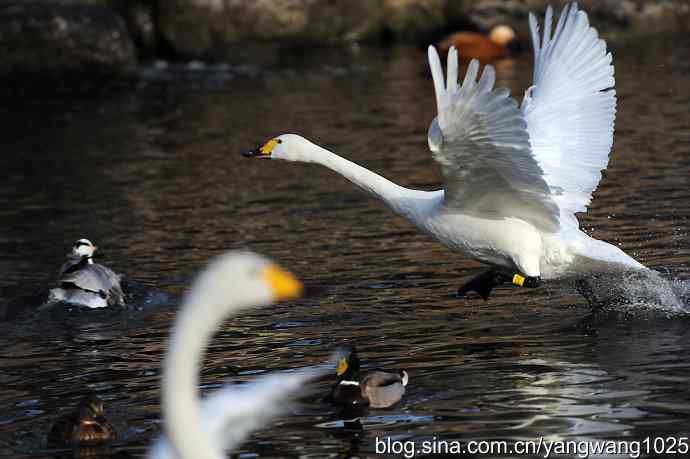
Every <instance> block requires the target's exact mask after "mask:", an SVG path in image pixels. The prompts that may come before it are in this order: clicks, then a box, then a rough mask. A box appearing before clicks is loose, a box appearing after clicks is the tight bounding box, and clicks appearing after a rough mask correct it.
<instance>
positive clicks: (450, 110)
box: [244, 3, 646, 299]
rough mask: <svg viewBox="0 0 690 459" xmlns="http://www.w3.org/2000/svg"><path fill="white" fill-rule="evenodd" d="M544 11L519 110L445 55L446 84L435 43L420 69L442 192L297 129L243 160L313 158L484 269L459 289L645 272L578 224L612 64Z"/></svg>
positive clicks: (600, 156)
mask: <svg viewBox="0 0 690 459" xmlns="http://www.w3.org/2000/svg"><path fill="white" fill-rule="evenodd" d="M552 14H553V12H552V9H551V7H549V8H548V9H547V10H546V18H545V26H544V34H543V38H542V39H541V40H540V37H539V25H538V23H537V19H536V18H535V16H534V15H532V14H530V29H531V31H532V41H533V45H534V54H535V57H534V85H533V86H531V87H530V88H529V89H528V90H527V91H526V93H525V96H524V100H523V102H522V106H520V107H518V103H517V102H516V101H515V100H514V99H513V98H511V97H510V95H509V91H508V89H506V88H499V89H494V80H495V72H494V69H493V67H492V66H490V65H487V66H485V67H484V71H483V72H482V75H481V78H480V79H479V81H477V76H478V71H479V63H478V62H477V61H476V60H473V61H471V62H470V63H469V66H468V69H467V73H466V74H465V78H464V81H463V82H462V85H459V84H458V57H457V56H458V53H457V51H456V50H455V49H454V48H451V49H450V51H449V52H448V72H447V81H446V82H445V83H444V79H443V70H442V67H441V63H440V60H439V57H438V54H437V53H436V50H435V48H434V47H433V46H430V47H429V53H428V54H429V64H430V66H431V73H432V75H433V81H434V88H435V91H436V103H437V107H438V116H437V117H436V118H435V119H434V120H433V121H432V122H431V126H430V127H429V132H428V143H429V148H430V149H431V152H432V154H433V157H434V159H435V160H436V161H437V162H438V163H440V165H441V170H442V173H443V178H444V190H439V191H433V192H425V191H418V190H410V189H407V188H403V187H401V186H398V185H396V184H395V183H392V182H390V181H388V180H386V179H385V178H383V177H381V176H379V175H377V174H375V173H373V172H370V171H369V170H367V169H365V168H363V167H361V166H358V165H357V164H354V163H352V162H350V161H348V160H346V159H343V158H341V157H340V156H337V155H335V154H333V153H331V152H330V151H328V150H326V149H324V148H321V147H319V146H318V145H315V144H313V143H311V142H309V141H308V140H306V139H304V138H302V137H300V136H298V135H294V134H284V135H281V136H279V137H276V138H274V139H271V140H269V141H268V142H266V143H265V144H264V145H263V146H262V147H260V148H258V149H256V150H253V151H251V152H246V153H244V155H245V156H251V157H256V158H276V159H284V160H288V161H301V162H308V163H317V164H321V165H323V166H326V167H328V168H329V169H332V170H334V171H335V172H338V173H339V174H341V175H343V176H344V177H345V178H347V179H348V180H350V181H351V182H353V183H354V184H356V185H358V186H359V187H360V188H363V189H364V190H366V191H368V192H370V193H372V194H374V195H376V196H378V197H380V198H381V199H382V200H383V201H384V202H385V203H386V204H387V205H388V206H389V207H390V208H391V209H392V210H393V211H394V212H396V213H397V214H399V215H401V216H403V217H405V218H407V219H408V220H410V221H411V222H412V223H414V224H415V225H416V226H417V227H418V228H419V229H420V230H422V231H423V232H425V233H427V234H428V235H430V236H432V237H433V238H435V239H436V240H438V241H439V242H441V243H442V244H444V245H445V246H447V247H449V248H451V249H454V250H459V251H461V252H463V253H464V254H466V255H468V256H469V257H471V258H474V259H476V260H479V261H481V262H483V263H486V264H488V265H490V266H491V267H492V269H491V270H490V271H489V272H487V273H484V274H482V275H479V276H477V277H476V278H474V279H472V280H471V281H470V282H468V283H467V284H466V285H464V286H463V287H461V288H460V290H459V291H458V293H460V294H464V293H466V292H467V291H470V290H475V291H477V292H478V293H480V294H481V295H482V296H483V297H484V298H485V299H486V298H487V297H488V295H489V293H490V291H491V289H492V288H493V287H494V286H496V285H498V284H500V283H501V282H504V281H507V280H511V281H512V282H513V283H514V284H516V285H520V286H525V287H536V286H537V285H539V283H540V281H541V279H542V278H544V279H552V278H559V277H565V276H568V275H581V274H586V273H589V272H593V271H608V270H616V271H619V270H628V269H632V270H644V269H646V268H645V267H644V266H643V265H641V264H640V263H639V262H637V261H636V260H634V259H633V258H632V257H630V256H628V255H627V254H625V253H624V252H623V251H621V250H620V249H619V248H618V247H615V246H613V245H611V244H608V243H606V242H603V241H599V240H596V239H593V238H591V237H589V236H588V235H587V234H585V233H584V232H582V231H581V230H580V229H579V224H578V221H577V218H576V216H575V213H576V212H584V211H586V209H587V207H586V206H587V205H588V204H589V203H590V201H591V197H592V192H593V191H594V190H595V189H596V187H597V185H598V183H599V180H600V179H601V170H603V169H605V168H606V165H607V163H608V156H609V151H610V149H611V145H612V142H613V122H614V117H615V111H616V96H615V91H614V84H615V81H614V78H613V66H612V64H611V60H612V58H611V54H610V53H607V51H606V43H605V42H604V41H603V40H601V39H599V38H598V35H597V31H596V30H595V29H594V28H592V27H590V25H589V22H588V19H587V14H586V13H585V12H583V11H578V8H577V5H576V4H574V3H573V4H569V5H567V6H566V7H565V8H564V10H563V12H562V13H561V16H560V18H559V20H558V24H557V25H556V29H555V31H554V32H553V34H552Z"/></svg>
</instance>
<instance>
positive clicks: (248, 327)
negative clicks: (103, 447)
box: [0, 37, 690, 458]
mask: <svg viewBox="0 0 690 459" xmlns="http://www.w3.org/2000/svg"><path fill="white" fill-rule="evenodd" d="M688 55H690V46H688V42H687V40H686V41H685V42H684V43H680V44H679V43H678V39H677V37H674V38H673V39H670V40H661V41H659V42H657V41H650V42H647V43H645V44H639V43H638V44H635V45H630V46H621V47H620V48H619V49H618V50H617V54H616V59H615V63H616V76H617V80H618V84H617V89H618V94H619V111H618V119H617V122H616V125H617V129H616V139H615V145H614V149H613V153H612V155H611V163H610V167H609V169H608V170H607V171H606V176H605V178H604V180H603V181H602V184H601V186H600V188H599V190H598V191H597V193H596V195H595V199H594V202H593V206H592V209H591V211H590V212H589V213H588V214H587V215H586V216H584V217H583V218H582V222H583V226H584V227H585V228H587V230H588V231H589V232H591V233H592V234H593V235H594V236H595V237H598V238H601V239H606V240H609V241H613V242H616V243H618V244H620V246H621V247H622V248H623V249H624V250H626V251H627V252H628V253H631V254H633V255H634V256H636V257H637V258H638V259H639V260H641V261H642V262H643V263H645V264H647V265H648V266H651V267H653V268H656V269H658V270H660V271H662V272H663V273H665V276H667V277H669V278H673V279H681V280H682V279H686V278H688V277H690V273H689V269H688V266H689V265H690V239H689V237H688V227H689V226H688V223H689V220H688V219H689V218H690V203H689V199H690V174H689V166H690V142H689V141H690V116H689V115H688V110H689V109H690V85H688V79H689V78H690V64H688V60H687V57H688ZM425 60H426V59H425V53H424V52H423V51H421V50H416V49H404V48H401V49H389V50H368V49H362V50H360V51H359V52H358V53H355V52H352V53H350V52H344V51H328V52H323V53H317V54H316V55H314V56H312V57H310V58H304V59H299V58H297V57H294V56H293V58H289V59H288V58H286V62H285V63H281V68H263V69H262V68H244V69H240V71H238V73H239V74H235V73H234V70H233V69H229V68H226V67H214V68H212V69H210V70H209V69H207V70H189V69H177V70H175V71H172V70H170V69H156V68H154V67H152V68H150V69H149V70H148V71H147V73H146V79H145V80H144V81H143V82H142V83H141V84H140V85H139V87H138V88H136V89H133V90H131V91H122V92H116V93H108V94H107V95H101V96H98V97H86V96H84V97H67V96H55V97H38V96H37V97H26V98H23V99H21V100H11V101H9V102H7V103H6V104H4V105H5V106H4V108H3V115H2V126H3V132H4V135H3V142H2V143H3V154H2V156H1V157H0V168H1V169H2V171H3V174H4V180H2V181H1V182H0V199H1V200H2V206H1V207H0V227H1V228H2V230H0V253H2V254H3V256H2V259H0V273H1V274H2V275H1V276H0V303H1V304H2V305H1V306H0V311H1V312H2V320H1V321H0V456H2V457H27V458H29V457H30V458H37V457H52V456H53V455H54V451H51V450H49V449H47V448H46V445H45V433H46V432H47V431H48V430H49V428H50V426H51V424H52V422H54V420H55V419H56V418H57V417H58V416H59V415H60V414H63V413H65V412H66V411H68V410H70V409H72V408H73V407H74V406H75V405H76V404H77V402H78V400H79V399H80V398H81V397H82V395H83V394H84V393H86V392H87V391H91V392H94V393H96V394H97V395H98V396H100V397H101V398H102V399H103V400H104V401H105V402H106V409H107V411H108V413H109V416H110V417H111V418H112V420H113V422H114V423H115V424H116V427H117V428H118V429H119V431H120V432H121V438H120V439H119V440H118V441H117V442H116V444H115V445H114V447H113V448H112V449H111V450H110V451H106V452H105V454H113V455H119V456H128V455H132V456H137V455H140V454H142V453H143V452H144V451H145V447H146V445H147V444H148V442H149V441H150V439H151V438H153V437H154V436H155V435H156V434H157V433H158V431H159V429H160V424H159V402H158V399H159V374H160V358H161V350H162V349H163V345H164V341H165V339H166V335H167V331H168V327H169V325H170V323H171V320H172V319H173V317H174V311H175V309H176V307H177V303H178V299H179V295H180V294H181V293H182V292H183V291H184V289H185V287H186V286H187V285H188V282H189V280H190V277H191V276H192V275H193V274H194V273H195V272H196V271H197V270H198V269H200V268H201V267H202V266H203V265H204V264H205V263H206V262H207V260H208V259H209V258H210V257H212V256H214V255H216V254H218V253H220V252H222V251H224V250H226V249H229V248H240V247H250V248H252V249H254V250H256V251H259V252H261V253H264V254H267V255H269V256H271V257H273V258H274V259H276V260H277V261H279V262H280V263H281V264H283V265H284V266H286V267H288V268H290V269H291V270H293V271H294V272H295V273H297V275H298V276H299V277H300V278H302V279H303V280H304V282H305V283H306V284H307V285H308V286H311V287H316V290H317V291H318V293H317V294H316V295H315V296H313V297H310V298H308V299H303V300H300V301H295V302H292V303H286V304H280V305H275V306H272V307H269V308H267V309H265V310H258V311H254V312H251V313H247V314H246V315H244V316H242V317H239V318H235V319H232V320H229V321H228V322H227V323H225V324H224V326H223V327H222V332H221V333H220V334H219V335H218V336H217V337H216V339H215V341H214V342H213V345H212V348H211V350H210V353H209V355H208V357H207V359H206V362H205V369H204V371H203V375H202V379H203V383H204V387H205V388H206V389H210V388H214V387H217V386H218V385H219V384H221V383H223V382H224V381H228V380H230V381H244V380H250V379H252V378H254V377H255V375H257V374H260V373H264V372H267V371H272V370H280V369H287V368H294V367H300V366H305V365H309V364H315V363H320V362H322V361H324V360H325V359H326V358H327V356H328V355H329V354H330V352H331V351H332V350H333V349H334V348H335V347H336V346H337V345H338V344H339V343H341V342H343V341H344V340H354V341H355V342H356V343H357V345H358V347H359V349H360V354H361V356H362V357H363V360H364V361H365V364H368V365H370V366H383V367H403V368H406V369H407V370H408V372H409V374H410V385H409V386H408V392H407V394H406V396H405V398H404V399H403V401H402V402H401V403H400V404H399V405H397V406H395V407H394V408H392V409H388V410H373V411H371V412H370V413H369V414H370V417H368V418H366V419H365V420H364V424H365V429H364V431H363V432H357V431H353V430H350V429H344V428H338V423H337V422H335V421H337V420H338V417H337V416H336V415H335V413H333V411H332V410H331V409H329V407H327V406H325V405H323V404H321V403H320V402H319V401H318V399H319V395H321V394H325V393H326V392H327V391H328V388H329V385H330V381H323V382H320V383H319V384H318V385H317V387H318V391H317V394H316V395H314V396H313V397H312V398H311V399H310V401H309V402H308V403H307V404H306V405H305V406H302V407H300V408H298V409H297V410H295V411H294V412H293V413H292V415H290V416H286V417H283V418H281V419H280V420H278V422H277V423H276V424H275V426H274V427H273V428H272V429H271V430H270V431H268V430H266V431H262V432H258V433H256V434H255V435H254V436H253V437H252V438H251V439H250V440H248V441H247V442H246V443H245V444H244V445H243V446H242V448H241V451H243V452H245V453H247V454H246V455H245V456H244V457H252V456H253V455H254V454H258V455H260V456H291V457H297V456H300V457H324V456H327V455H330V456H332V457H347V456H348V455H358V456H359V457H373V456H374V451H375V438H376V437H377V436H382V435H384V434H386V435H392V436H394V437H395V438H396V439H399V440H412V439H414V440H418V441H421V440H422V439H430V438H432V437H434V436H436V437H438V438H442V439H462V440H470V439H504V440H516V439H525V438H533V437H538V436H540V435H544V436H548V438H550V439H605V438H613V439H626V440H630V439H642V438H644V437H646V436H654V435H661V434H663V435H665V436H666V435H676V436H681V435H682V436H687V435H688V432H689V430H690V385H689V382H690V316H685V315H679V314H671V313H669V312H668V311H663V310H661V309H656V308H653V307H642V306H630V307H628V308H626V307H619V308H616V309H614V310H610V311H604V312H602V313H598V314H593V313H592V312H591V308H590V307H589V306H588V305H587V304H586V303H585V301H584V300H583V299H582V298H581V297H579V296H577V295H575V294H573V292H572V291H571V290H569V289H567V288H566V287H565V286H561V285H559V284H556V283H551V284H546V285H544V286H543V287H542V288H540V289H538V290H533V291H521V290H517V289H514V288H509V287H506V288H501V289H499V290H498V291H497V293H496V295H495V296H494V297H493V298H492V299H491V301H489V302H486V303H485V302H483V301H477V300H459V299H456V298H454V297H453V293H454V291H455V289H456V288H457V287H458V286H459V285H460V284H461V282H462V279H464V278H466V277H468V276H471V275H473V274H475V273H476V272H477V270H478V269H479V265H478V264H477V263H475V262H472V261H468V260H465V259H463V258H462V257H461V256H459V255H457V254H453V253H450V252H449V251H447V250H445V249H444V248H442V247H440V246H439V245H438V244H436V243H434V242H432V241H430V240H428V239H427V238H426V237H425V236H423V235H421V234H419V233H418V232H417V231H415V230H414V229H413V228H412V227H411V225H409V224H407V223H406V222H404V221H402V220H400V219H399V218H397V217H394V216H393V215H392V213H391V212H389V211H388V210H386V209H385V208H384V207H383V205H382V204H381V203H379V202H377V201H376V200H374V199H372V198H370V197H368V196H365V195H364V194H362V193H360V192H359V191H358V190H357V189H355V188H354V187H353V186H352V185H350V184H349V183H347V182H346V181H345V180H343V179H341V178H340V177H337V176H335V175H334V174H333V173H332V172H330V171H327V170H325V169H323V168H320V167H319V166H314V165H300V164H289V163H283V162H278V161H250V160H246V159H243V158H242V157H241V156H240V155H239V153H240V152H241V151H242V150H244V149H246V148H250V147H255V146H256V145H257V144H258V143H260V142H262V141H264V140H266V139H268V138H270V137H271V136H274V135H276V134H279V133H283V132H298V133H301V134H303V135H305V136H306V137H308V138H310V139H312V140H314V141H316V142H317V143H320V144H322V145H324V146H325V147H327V148H330V149H332V150H333V151H335V152H337V153H339V154H342V155H343V156H346V157H348V158H350V159H352V160H354V161H357V162H359V163H361V164H363V165H365V166H366V167H368V168H370V169H373V170H375V171H377V172H380V173H382V174H384V175H386V176H387V177H389V178H391V179H393V180H395V181H398V182H399V183H401V184H403V185H405V186H410V187H417V188H424V189H432V188H434V187H437V186H438V184H439V174H438V171H437V168H436V165H435V164H434V163H433V161H432V159H431V156H430V154H429V152H428V150H427V146H426V130H427V127H428V124H429V121H430V120H431V119H432V117H433V115H434V113H435V112H434V110H435V106H434V99H433V93H432V84H431V80H430V78H429V77H428V75H427V73H426V64H425ZM497 70H498V84H499V85H507V86H509V87H510V88H511V89H512V91H513V93H514V94H519V96H518V97H519V98H520V99H522V92H523V90H524V89H525V88H526V87H527V85H528V84H529V81H530V79H531V56H528V55H524V56H521V57H520V58H519V59H518V60H516V61H514V62H511V61H503V62H500V63H498V65H497ZM79 237H88V238H90V239H92V240H93V241H94V242H95V243H96V244H97V245H98V246H100V247H101V250H100V251H99V252H98V253H97V255H98V259H99V261H101V262H103V263H105V264H108V265H110V266H111V267H113V268H114V269H115V270H116V271H118V272H122V273H125V274H126V275H127V277H128V278H129V279H130V280H132V281H135V282H136V283H137V286H136V288H137V291H139V292H140V293H141V295H140V299H139V300H137V301H138V303H137V304H136V305H135V306H139V307H140V309H142V310H132V311H95V312H89V311H87V312H72V313H64V314H62V313H57V314H56V313H51V314H46V313H39V312H36V308H37V307H38V305H39V303H40V300H39V299H37V298H34V296H40V294H41V293H44V292H45V290H46V287H47V286H48V285H49V283H50V281H51V280H52V279H53V276H54V275H55V272H56V270H57V268H58V267H59V266H60V263H61V262H62V261H63V257H64V254H65V252H66V251H67V250H68V249H69V246H70V244H71V242H72V241H74V240H75V239H77V238H79Z"/></svg>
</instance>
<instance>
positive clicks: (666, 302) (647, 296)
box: [576, 270, 690, 316]
mask: <svg viewBox="0 0 690 459" xmlns="http://www.w3.org/2000/svg"><path fill="white" fill-rule="evenodd" d="M576 288H577V290H578V291H579V292H580V293H582V295H584V296H585V298H587V300H588V301H589V302H590V304H591V305H592V306H593V307H595V308H598V309H600V308H606V309H616V310H619V311H623V312H635V311H655V312H661V313H664V314H666V315H669V316H672V315H684V314H690V282H688V281H684V280H679V279H671V280H669V279H666V278H665V277H663V276H662V274H661V273H659V272H657V271H653V270H646V271H630V272H622V273H602V274H597V275H594V276H591V277H590V278H588V279H583V280H579V281H577V286H576Z"/></svg>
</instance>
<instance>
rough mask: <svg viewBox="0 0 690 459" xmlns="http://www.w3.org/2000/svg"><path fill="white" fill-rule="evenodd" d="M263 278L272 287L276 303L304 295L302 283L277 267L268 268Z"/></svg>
mask: <svg viewBox="0 0 690 459" xmlns="http://www.w3.org/2000/svg"><path fill="white" fill-rule="evenodd" d="M263 276H264V279H266V282H268V284H269V285H270V286H271V289H272V290H273V297H274V298H275V299H276V301H280V300H288V299H290V298H297V297H298V296H300V295H301V294H302V283H301V282H300V281H298V280H297V278H295V276H293V275H292V274H291V273H289V272H288V271H285V270H284V269H282V268H280V267H278V266H276V265H271V266H269V267H268V268H266V269H265V270H264V272H263Z"/></svg>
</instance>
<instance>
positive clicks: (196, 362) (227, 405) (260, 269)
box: [148, 252, 327, 459]
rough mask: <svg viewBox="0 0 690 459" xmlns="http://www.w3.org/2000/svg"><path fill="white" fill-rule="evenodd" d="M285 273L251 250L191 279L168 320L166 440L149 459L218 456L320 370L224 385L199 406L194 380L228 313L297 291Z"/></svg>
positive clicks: (164, 385) (277, 411) (281, 408)
mask: <svg viewBox="0 0 690 459" xmlns="http://www.w3.org/2000/svg"><path fill="white" fill-rule="evenodd" d="M300 290H301V284H300V283H299V282H298V281H297V280H296V279H295V278H294V277H293V276H292V275H291V274H290V273H288V272H287V271H284V270H282V269H281V268H279V267H277V266H276V265H274V264H272V263H271V262H269V261H268V260H267V259H266V258H264V257H262V256H259V255H257V254H254V253H251V252H234V253H233V252H231V253H229V254H226V255H223V256H221V257H219V258H218V259H217V260H216V261H214V262H213V263H212V264H211V265H210V266H209V267H208V268H207V269H206V270H205V271H204V272H203V273H202V274H201V275H200V276H199V278H198V279H197V280H196V281H195V283H194V285H193V287H192V289H191V291H190V292H189V293H188V294H187V296H186V298H185V300H184V303H183V306H182V311H181V312H180V314H179V315H178V317H177V320H176V321H175V325H174V327H173V330H172V334H171V337H170V342H169V344H168V349H167V352H166V354H165V360H164V364H163V380H162V392H163V394H162V410H163V417H164V425H165V433H166V435H165V436H163V437H161V438H160V439H158V440H157V441H156V442H155V443H154V445H153V446H152V448H151V449H150V451H149V453H148V458H149V459H220V458H224V457H225V454H224V450H226V449H231V448H232V447H233V446H235V445H237V444H238V443H239V442H240V441H242V440H243V439H244V438H245V437H246V436H247V435H248V434H249V433H250V432H251V431H253V430H255V429H257V428H258V427H260V426H262V425H263V424H265V423H266V422H267V421H268V420H269V419H271V418H272V417H273V416H276V415H278V414H280V413H282V412H284V410H285V409H286V407H287V406H288V403H287V402H288V400H287V399H288V397H289V396H291V395H292V396H294V395H295V394H296V393H297V392H299V391H300V390H301V389H303V388H304V387H303V386H304V384H305V383H306V382H307V381H309V380H310V379H312V378H315V377H317V376H320V375H322V374H324V373H325V372H326V371H327V370H326V368H325V367H324V368H318V367H312V368H305V369H301V370H298V371H294V372H282V373H280V374H273V375H268V376H265V377H263V378H259V379H258V380H257V381H256V382H254V383H248V384H243V385H240V386H226V387H224V388H222V389H220V390H217V391H216V392H214V393H213V394H211V395H210V396H209V397H206V398H205V399H204V400H203V401H202V400H200V397H199V390H198V383H199V375H198V371H199V367H200V365H201V357H202V355H203V351H204V349H205V347H206V344H207V343H208V341H209V339H210V338H211V337H212V335H213V333H214V332H215V330H216V329H217V327H218V326H219V324H220V323H221V322H222V321H223V319H225V318H227V317H228V316H229V315H231V314H233V313H237V312H239V311H241V310H244V309H248V308H251V307H258V306H265V305H268V304H270V303H272V302H273V301H277V300H282V299H288V298H292V297H295V296H297V295H298V294H299V293H300Z"/></svg>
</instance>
